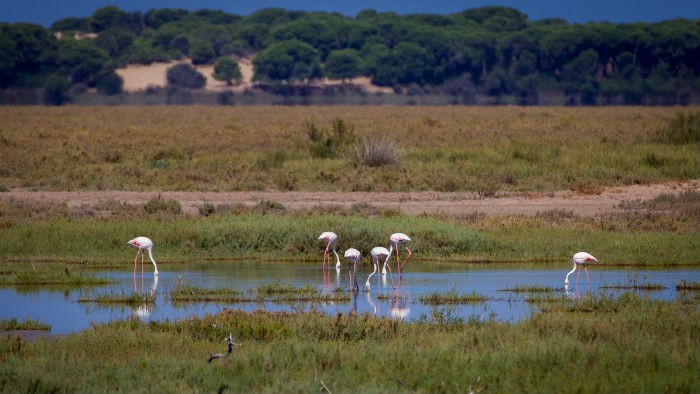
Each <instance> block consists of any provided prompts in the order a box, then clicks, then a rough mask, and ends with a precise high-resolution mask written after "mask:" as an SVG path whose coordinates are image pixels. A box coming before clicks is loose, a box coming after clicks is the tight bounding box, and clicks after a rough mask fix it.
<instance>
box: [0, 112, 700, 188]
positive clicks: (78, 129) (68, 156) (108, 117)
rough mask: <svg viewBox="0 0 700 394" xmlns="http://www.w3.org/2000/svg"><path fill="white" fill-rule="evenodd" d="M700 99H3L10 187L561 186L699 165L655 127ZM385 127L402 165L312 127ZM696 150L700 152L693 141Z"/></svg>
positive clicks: (364, 133) (632, 179)
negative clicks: (325, 145)
mask: <svg viewBox="0 0 700 394" xmlns="http://www.w3.org/2000/svg"><path fill="white" fill-rule="evenodd" d="M691 111H693V108H682V109H680V108H660V107H659V108H656V107H653V108H649V107H608V108H567V107H390V106H382V107H356V106H353V107H350V106H347V107H345V106H330V107H278V106H275V107H267V106H253V107H199V106H185V107H180V106H177V107H176V106H153V107H125V106H121V107H75V106H68V107H58V108H53V107H1V108H0V157H2V159H1V160H0V185H2V186H3V187H5V188H15V187H25V188H38V189H47V190H61V189H62V190H66V189H73V190H75V189H89V190H95V189H126V190H270V189H272V190H320V191H323V190H368V191H382V190H398V191H409V190H441V191H458V190H470V191H477V190H484V191H485V192H489V193H490V192H493V191H498V190H558V189H567V188H570V189H572V190H576V191H582V192H584V193H591V192H592V193H595V192H596V191H598V190H600V187H601V186H604V185H611V184H630V183H639V182H650V181H655V180H663V179H678V178H683V177H685V178H693V177H696V176H697V168H698V165H697V160H698V159H697V158H694V157H695V156H697V155H696V154H695V153H697V152H696V149H693V147H696V145H697V144H696V145H692V146H691V148H688V147H687V146H668V145H661V144H655V143H654V142H652V141H651V140H652V138H651V137H652V136H654V135H655V133H656V132H657V130H659V129H661V128H663V127H664V126H665V125H667V124H668V122H669V120H671V119H673V117H674V116H675V115H676V114H677V113H679V112H691ZM338 119H340V120H342V121H344V122H346V123H348V124H350V125H351V126H352V127H353V130H354V133H355V134H357V135H358V136H359V137H385V138H389V139H391V140H393V141H397V142H398V146H399V148H401V149H402V150H403V152H404V153H405V154H404V156H403V158H402V161H401V166H399V168H383V169H374V168H367V167H366V166H359V167H358V166H354V165H353V163H352V162H351V161H350V160H348V159H347V158H343V157H335V158H330V159H313V158H311V157H310V155H309V148H308V147H309V144H310V142H309V140H308V136H307V133H306V132H305V128H304V127H305V126H304V125H305V124H308V123H309V122H312V123H313V124H316V125H319V126H320V127H329V126H330V125H331V124H332V123H333V122H334V121H336V120H338ZM689 149H691V150H690V151H689Z"/></svg>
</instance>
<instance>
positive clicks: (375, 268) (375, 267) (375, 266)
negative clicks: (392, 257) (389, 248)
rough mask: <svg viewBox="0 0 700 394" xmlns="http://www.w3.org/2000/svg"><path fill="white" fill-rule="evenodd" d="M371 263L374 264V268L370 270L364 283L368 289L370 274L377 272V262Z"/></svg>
mask: <svg viewBox="0 0 700 394" xmlns="http://www.w3.org/2000/svg"><path fill="white" fill-rule="evenodd" d="M372 265H373V266H374V270H372V273H371V274H369V276H368V277H367V282H366V283H365V287H366V288H367V289H369V287H370V285H369V278H371V277H372V275H374V274H375V273H376V272H377V263H376V262H375V263H374V264H372Z"/></svg>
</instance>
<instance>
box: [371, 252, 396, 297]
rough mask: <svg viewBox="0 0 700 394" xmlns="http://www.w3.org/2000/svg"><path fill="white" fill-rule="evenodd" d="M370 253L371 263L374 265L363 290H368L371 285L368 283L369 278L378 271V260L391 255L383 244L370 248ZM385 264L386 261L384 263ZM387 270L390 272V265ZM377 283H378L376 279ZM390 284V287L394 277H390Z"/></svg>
mask: <svg viewBox="0 0 700 394" xmlns="http://www.w3.org/2000/svg"><path fill="white" fill-rule="evenodd" d="M370 255H371V256H372V264H373V265H374V270H373V271H372V273H371V274H369V276H368V277H367V282H366V283H365V290H367V291H370V289H371V286H370V284H369V279H370V278H371V277H372V275H374V274H375V273H377V272H378V271H379V261H380V260H381V259H384V258H389V256H391V252H390V251H388V250H387V249H386V248H385V247H383V246H377V247H376V248H372V251H371V252H370ZM385 264H386V263H385ZM389 272H390V273H391V267H389ZM377 283H379V282H378V281H377ZM391 285H392V287H393V286H394V277H393V276H392V277H391Z"/></svg>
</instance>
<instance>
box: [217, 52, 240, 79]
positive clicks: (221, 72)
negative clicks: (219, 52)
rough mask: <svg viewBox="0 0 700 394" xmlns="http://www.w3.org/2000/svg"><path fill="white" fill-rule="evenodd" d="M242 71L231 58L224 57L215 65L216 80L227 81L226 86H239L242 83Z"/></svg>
mask: <svg viewBox="0 0 700 394" xmlns="http://www.w3.org/2000/svg"><path fill="white" fill-rule="evenodd" d="M241 78H242V75H241V69H240V67H239V66H238V62H237V61H235V60H233V59H231V58H230V57H228V56H226V57H222V58H219V60H217V61H216V64H214V79H217V80H219V81H225V82H226V84H228V85H232V84H234V83H236V84H238V83H239V82H240V81H241Z"/></svg>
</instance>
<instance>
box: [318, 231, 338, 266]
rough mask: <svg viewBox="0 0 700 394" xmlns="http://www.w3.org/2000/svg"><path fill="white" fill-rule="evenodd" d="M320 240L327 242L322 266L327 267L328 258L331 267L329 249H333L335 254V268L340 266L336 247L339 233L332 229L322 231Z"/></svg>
mask: <svg viewBox="0 0 700 394" xmlns="http://www.w3.org/2000/svg"><path fill="white" fill-rule="evenodd" d="M318 240H319V241H323V242H325V243H326V250H325V251H324V252H323V263H321V267H325V266H326V260H328V269H330V268H331V256H330V253H328V250H329V249H332V250H333V253H334V254H335V268H340V258H339V257H338V253H337V252H336V251H335V247H336V244H337V242H338V235H336V233H334V232H331V231H325V232H323V233H321V236H320V237H318Z"/></svg>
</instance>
